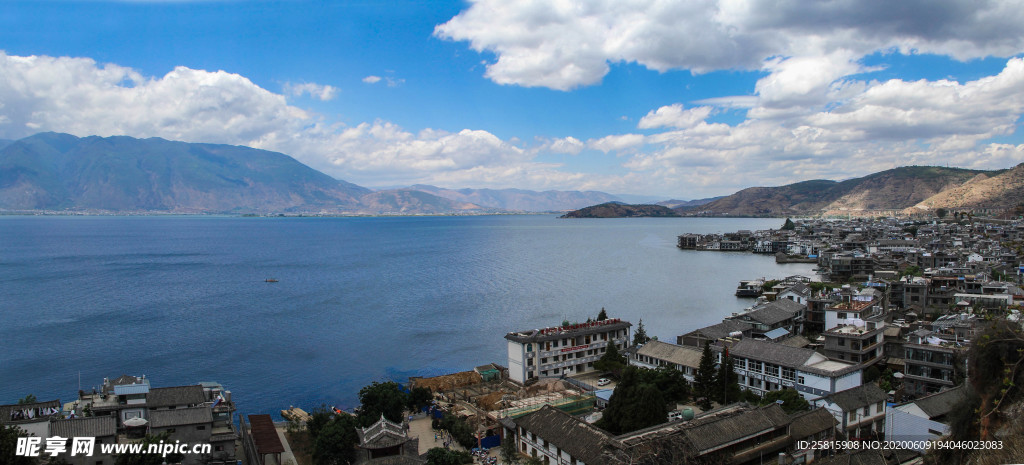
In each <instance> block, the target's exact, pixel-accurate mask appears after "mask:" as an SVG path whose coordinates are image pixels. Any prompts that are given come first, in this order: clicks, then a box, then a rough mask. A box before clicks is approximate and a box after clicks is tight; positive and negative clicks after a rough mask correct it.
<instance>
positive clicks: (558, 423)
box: [515, 405, 622, 465]
mask: <svg viewBox="0 0 1024 465" xmlns="http://www.w3.org/2000/svg"><path fill="white" fill-rule="evenodd" d="M515 422H516V424H517V425H518V426H521V427H523V428H524V429H526V430H527V431H529V432H531V433H534V434H536V435H537V437H539V438H543V439H546V440H548V442H550V443H552V444H554V445H555V446H556V447H558V448H560V449H562V450H563V451H565V452H566V453H568V454H569V455H571V456H572V457H573V458H575V459H578V460H581V461H583V462H584V463H586V464H587V465H600V464H603V463H610V462H611V458H610V457H609V456H608V455H606V454H605V452H612V451H614V450H616V449H621V447H622V445H621V444H620V443H619V442H618V441H616V440H615V439H613V438H612V437H611V436H609V435H608V433H606V432H604V431H601V430H600V429H597V428H595V427H593V426H591V425H589V424H587V422H585V421H582V420H580V419H578V418H576V417H573V416H572V415H569V414H568V413H565V412H563V411H561V410H558V409H557V408H554V407H552V406H550V405H545V406H544V407H542V408H541V409H540V410H537V411H536V412H533V413H530V414H527V415H524V416H521V417H519V418H516V419H515Z"/></svg>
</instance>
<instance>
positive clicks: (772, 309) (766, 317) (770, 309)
mask: <svg viewBox="0 0 1024 465" xmlns="http://www.w3.org/2000/svg"><path fill="white" fill-rule="evenodd" d="M806 308H807V307H805V306H804V305H803V304H798V303H796V302H794V301H792V300H789V299H781V300H776V301H773V302H769V303H767V304H765V305H762V306H761V307H758V308H756V309H754V310H751V311H750V312H747V313H743V314H740V315H737V317H739V318H741V317H744V316H746V317H749V318H750V319H752V320H754V321H756V322H758V323H761V324H766V325H773V324H775V323H780V322H783V321H786V320H788V319H790V318H794V317H796V314H797V313H798V312H799V311H801V310H803V309H806Z"/></svg>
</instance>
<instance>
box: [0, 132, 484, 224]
mask: <svg viewBox="0 0 1024 465" xmlns="http://www.w3.org/2000/svg"><path fill="white" fill-rule="evenodd" d="M474 207H475V206H471V205H468V204H466V203H459V202H452V201H450V200H447V199H442V198H439V197H436V196H431V195H428V194H423V193H418V192H417V193H406V192H402V191H389V192H373V191H371V190H370V189H367V188H365V187H361V186H357V185H355V184H352V183H348V182H345V181H340V180H337V179H334V178H332V177H330V176H328V175H326V174H324V173H321V172H319V171H316V170H314V169H312V168H310V167H308V166H306V165H303V164H302V163H299V162H298V161H296V160H295V159H293V158H292V157H289V156H287V155H284V154H281V153H277V152H269V151H266V150H257V149H252V148H248V147H239V146H231V145H216V144H191V143H185V142H174V141H168V140H164V139H159V138H151V139H135V138H132V137H124V136H118V137H106V138H104V137H96V136H93V137H85V138H78V137H75V136H71V135H67V134H56V133H42V134H37V135H34V136H31V137H27V138H25V139H21V140H18V141H14V142H12V143H10V144H8V145H7V146H6V147H3V148H0V209H7V210H67V209H71V210H93V211H111V212H120V211H144V212H173V213H225V212H226V213H232V212H233V213H289V212H290V213H321V212H323V213H340V214H345V213H369V214H376V213H398V212H400V213H445V212H465V211H470V210H473V209H474ZM476 208H477V209H479V207H476Z"/></svg>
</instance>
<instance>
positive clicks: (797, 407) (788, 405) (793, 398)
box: [761, 389, 811, 413]
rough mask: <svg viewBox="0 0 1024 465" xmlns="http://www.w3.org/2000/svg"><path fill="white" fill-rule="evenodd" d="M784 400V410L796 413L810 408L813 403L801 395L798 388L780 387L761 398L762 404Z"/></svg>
mask: <svg viewBox="0 0 1024 465" xmlns="http://www.w3.org/2000/svg"><path fill="white" fill-rule="evenodd" d="M779 400H781V401H782V410H784V411H785V412H786V413H796V412H803V411H805V410H809V409H810V408H811V404H810V403H808V402H807V399H804V396H801V395H800V393H799V392H797V391H796V389H780V390H778V391H770V392H768V393H767V394H765V395H764V397H762V398H761V405H768V404H771V403H778V402H776V401H779Z"/></svg>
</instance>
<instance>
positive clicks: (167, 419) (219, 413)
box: [74, 375, 238, 464]
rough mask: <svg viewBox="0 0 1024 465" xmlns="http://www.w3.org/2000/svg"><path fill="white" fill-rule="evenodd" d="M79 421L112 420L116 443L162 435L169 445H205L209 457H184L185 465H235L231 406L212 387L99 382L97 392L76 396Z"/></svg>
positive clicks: (126, 379) (225, 394)
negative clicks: (89, 418)
mask: <svg viewBox="0 0 1024 465" xmlns="http://www.w3.org/2000/svg"><path fill="white" fill-rule="evenodd" d="M75 404H76V405H75V407H74V413H75V415H76V416H78V417H83V416H96V417H110V418H113V419H115V427H116V431H117V440H118V441H119V442H122V441H127V440H131V439H134V438H139V437H141V436H143V435H146V434H160V433H162V432H167V433H168V434H170V438H171V440H178V441H181V442H182V443H191V444H210V448H211V449H210V452H209V453H208V454H188V455H186V456H185V462H183V463H185V464H190V463H204V464H208V463H214V464H216V463H234V461H235V440H236V439H238V435H237V432H236V430H235V426H234V420H233V416H234V412H235V404H234V403H233V402H232V401H231V392H230V391H226V390H224V388H223V387H222V386H221V385H220V384H217V383H211V382H207V383H200V384H195V385H189V386H173V387H164V388H152V387H151V386H150V383H149V380H148V379H146V377H145V376H140V377H135V376H129V375H122V376H120V377H118V378H115V379H113V380H110V379H104V380H103V386H102V387H101V388H100V390H99V391H96V390H93V391H91V392H80V393H79V398H78V401H77V402H76V403H75Z"/></svg>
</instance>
